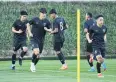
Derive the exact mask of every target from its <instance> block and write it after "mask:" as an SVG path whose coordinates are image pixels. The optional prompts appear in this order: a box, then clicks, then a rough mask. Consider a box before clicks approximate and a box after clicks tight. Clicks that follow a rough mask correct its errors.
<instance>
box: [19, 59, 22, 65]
mask: <svg viewBox="0 0 116 82" xmlns="http://www.w3.org/2000/svg"><path fill="white" fill-rule="evenodd" d="M19 65H20V66H22V59H21V58H19Z"/></svg>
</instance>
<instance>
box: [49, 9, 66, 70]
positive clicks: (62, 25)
mask: <svg viewBox="0 0 116 82" xmlns="http://www.w3.org/2000/svg"><path fill="white" fill-rule="evenodd" d="M49 14H50V18H52V19H53V23H52V31H51V34H53V46H54V50H55V52H56V54H57V56H58V58H59V60H60V62H61V63H62V67H61V70H65V69H67V68H68V67H67V65H66V62H65V57H64V54H63V53H62V51H61V48H62V47H63V43H64V30H65V29H66V28H67V24H66V22H65V20H64V18H62V17H58V15H57V12H56V10H55V9H51V10H50V12H49Z"/></svg>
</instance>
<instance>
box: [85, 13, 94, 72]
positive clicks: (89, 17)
mask: <svg viewBox="0 0 116 82" xmlns="http://www.w3.org/2000/svg"><path fill="white" fill-rule="evenodd" d="M85 20H86V21H85V23H84V32H85V33H86V34H87V33H88V31H89V29H90V27H92V26H93V25H94V23H95V22H94V20H93V18H92V13H90V12H88V13H86V16H85ZM89 37H90V38H91V36H89ZM92 52H93V49H92V43H89V42H88V41H86V55H87V61H88V63H89V65H90V67H91V68H90V70H88V71H91V72H94V71H95V68H94V66H93V55H92Z"/></svg>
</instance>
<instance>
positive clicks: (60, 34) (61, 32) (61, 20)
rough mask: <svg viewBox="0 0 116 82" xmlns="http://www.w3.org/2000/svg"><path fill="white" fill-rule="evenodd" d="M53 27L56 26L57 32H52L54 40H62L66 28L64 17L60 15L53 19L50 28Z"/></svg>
mask: <svg viewBox="0 0 116 82" xmlns="http://www.w3.org/2000/svg"><path fill="white" fill-rule="evenodd" d="M55 28H58V32H57V33H54V36H53V39H54V41H55V42H62V41H64V39H65V38H64V30H65V29H66V22H65V20H64V18H62V17H57V18H56V19H55V20H54V21H53V27H52V30H54V29H55Z"/></svg>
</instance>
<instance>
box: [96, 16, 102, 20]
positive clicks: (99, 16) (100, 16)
mask: <svg viewBox="0 0 116 82" xmlns="http://www.w3.org/2000/svg"><path fill="white" fill-rule="evenodd" d="M100 17H104V16H103V15H97V16H96V17H95V19H96V20H97V19H98V18H100Z"/></svg>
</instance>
